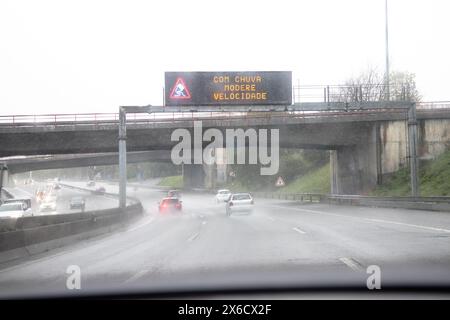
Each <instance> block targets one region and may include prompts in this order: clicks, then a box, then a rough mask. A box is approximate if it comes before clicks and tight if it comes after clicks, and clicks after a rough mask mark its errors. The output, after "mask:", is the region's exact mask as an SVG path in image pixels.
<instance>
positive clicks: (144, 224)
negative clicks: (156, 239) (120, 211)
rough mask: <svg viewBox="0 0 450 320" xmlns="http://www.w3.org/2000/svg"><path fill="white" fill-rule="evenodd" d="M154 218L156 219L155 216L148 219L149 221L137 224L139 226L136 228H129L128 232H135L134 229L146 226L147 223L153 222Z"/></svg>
mask: <svg viewBox="0 0 450 320" xmlns="http://www.w3.org/2000/svg"><path fill="white" fill-rule="evenodd" d="M154 220H155V218H154V217H151V218H150V219H148V220H147V221H145V222H143V223H141V224H139V225H137V226H136V227H134V228H131V229H129V230H127V231H126V232H133V231H136V230H137V229H140V228H142V227H145V226H146V225H148V224H150V223H152V222H153V221H154Z"/></svg>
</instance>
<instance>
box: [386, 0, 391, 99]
mask: <svg viewBox="0 0 450 320" xmlns="http://www.w3.org/2000/svg"><path fill="white" fill-rule="evenodd" d="M385 20H386V35H385V36H386V39H385V40H386V76H385V78H386V79H385V81H386V83H385V86H386V100H387V101H389V100H390V88H389V86H390V78H389V26H388V0H385Z"/></svg>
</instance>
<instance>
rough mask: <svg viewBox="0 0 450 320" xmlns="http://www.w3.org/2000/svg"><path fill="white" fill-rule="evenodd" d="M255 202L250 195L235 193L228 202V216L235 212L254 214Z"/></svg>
mask: <svg viewBox="0 0 450 320" xmlns="http://www.w3.org/2000/svg"><path fill="white" fill-rule="evenodd" d="M254 204H255V202H254V201H253V197H252V196H251V195H250V193H234V194H232V195H231V197H230V199H229V200H228V202H227V206H226V210H227V215H228V216H230V215H231V214H232V213H235V212H247V213H252V211H253V206H254Z"/></svg>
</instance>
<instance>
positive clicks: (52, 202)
mask: <svg viewBox="0 0 450 320" xmlns="http://www.w3.org/2000/svg"><path fill="white" fill-rule="evenodd" d="M54 211H56V199H55V198H53V197H48V198H46V199H44V201H42V202H41V204H40V205H39V212H54Z"/></svg>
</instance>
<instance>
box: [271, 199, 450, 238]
mask: <svg viewBox="0 0 450 320" xmlns="http://www.w3.org/2000/svg"><path fill="white" fill-rule="evenodd" d="M269 207H275V208H283V209H288V210H296V211H302V212H308V213H316V214H322V215H326V216H335V217H341V218H348V219H357V220H362V221H368V222H381V223H389V224H395V225H400V226H405V227H412V228H419V229H424V230H431V231H437V232H446V233H450V229H444V228H435V227H429V226H422V225H418V224H411V223H404V222H398V221H392V220H384V219H373V218H361V217H352V216H348V215H344V214H337V213H329V212H324V211H317V210H309V209H300V208H290V207H285V206H276V205H269Z"/></svg>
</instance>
